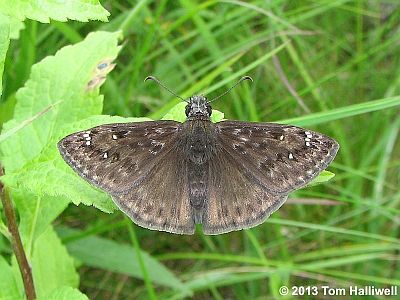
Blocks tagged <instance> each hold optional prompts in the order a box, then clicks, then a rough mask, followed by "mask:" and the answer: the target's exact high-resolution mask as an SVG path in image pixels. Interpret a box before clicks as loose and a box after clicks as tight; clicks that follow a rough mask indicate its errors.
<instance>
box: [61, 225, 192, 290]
mask: <svg viewBox="0 0 400 300" xmlns="http://www.w3.org/2000/svg"><path fill="white" fill-rule="evenodd" d="M57 232H58V233H59V234H60V236H61V237H70V236H76V235H78V234H79V231H78V230H74V229H70V228H67V227H58V228H57ZM66 247H67V249H68V252H69V253H71V255H73V256H74V257H76V258H77V259H79V260H80V261H81V262H83V263H84V264H85V265H88V266H92V267H96V268H101V269H104V270H107V271H112V272H118V273H121V274H126V275H129V276H132V277H135V278H140V279H143V274H142V271H141V268H140V264H139V261H138V258H137V256H136V253H135V249H134V248H133V247H131V246H128V245H123V244H119V243H116V242H114V241H111V240H108V239H105V238H100V237H96V236H88V237H85V238H82V239H78V240H70V241H67V242H66ZM141 257H142V259H143V261H144V263H145V264H146V267H147V271H148V273H149V274H148V275H149V276H150V278H151V280H152V281H153V282H154V283H156V284H159V285H162V286H167V287H170V288H173V289H176V290H181V291H184V292H185V294H188V293H190V291H189V290H188V289H187V288H186V287H185V285H184V284H183V283H182V282H181V281H180V280H179V278H177V277H176V276H175V275H174V274H173V273H172V272H171V271H169V270H168V269H167V268H166V267H165V266H164V265H163V264H161V263H160V262H158V261H157V260H156V259H154V258H153V257H151V256H150V255H149V254H148V253H146V252H143V251H142V252H141Z"/></svg>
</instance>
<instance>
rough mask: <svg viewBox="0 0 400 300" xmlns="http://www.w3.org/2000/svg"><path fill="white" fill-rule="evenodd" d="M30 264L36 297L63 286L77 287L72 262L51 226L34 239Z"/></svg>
mask: <svg viewBox="0 0 400 300" xmlns="http://www.w3.org/2000/svg"><path fill="white" fill-rule="evenodd" d="M30 262H31V265H32V274H33V280H34V283H35V289H36V294H37V296H38V297H44V296H46V295H48V294H49V293H51V292H53V291H54V290H55V289H57V288H59V287H63V286H70V287H75V288H76V287H78V283H79V276H78V274H77V273H76V271H75V267H74V261H73V259H72V258H71V257H70V256H69V254H68V252H67V250H66V248H65V246H64V245H63V244H62V243H61V241H60V239H59V238H58V236H57V234H56V233H55V232H54V230H53V228H52V227H51V226H49V227H47V230H46V231H45V232H44V233H43V234H42V235H41V236H40V237H38V238H37V239H36V241H35V244H34V248H33V253H32V257H31V261H30Z"/></svg>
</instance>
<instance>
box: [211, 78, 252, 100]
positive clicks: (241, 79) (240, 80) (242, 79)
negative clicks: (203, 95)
mask: <svg viewBox="0 0 400 300" xmlns="http://www.w3.org/2000/svg"><path fill="white" fill-rule="evenodd" d="M245 80H250V81H251V82H253V78H251V77H250V76H243V77H242V78H240V79H239V81H238V82H236V83H235V84H234V85H233V86H231V87H230V88H229V89H228V90H227V91H226V92H225V93H223V94H221V95H219V96H217V97H215V98H214V99H212V100H210V101H208V103H210V102H213V101H215V100H217V99H219V98H221V97H223V96H225V95H226V94H228V93H229V92H230V91H231V90H232V89H233V88H234V87H235V86H237V85H238V84H239V83H241V82H242V81H245Z"/></svg>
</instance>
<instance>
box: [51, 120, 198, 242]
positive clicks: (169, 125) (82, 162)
mask: <svg viewBox="0 0 400 300" xmlns="http://www.w3.org/2000/svg"><path fill="white" fill-rule="evenodd" d="M180 126H181V123H178V122H174V121H156V122H140V123H122V124H109V125H101V126H98V127H94V128H91V129H89V130H85V131H81V132H77V133H74V134H72V135H69V136H67V137H65V138H64V139H62V140H61V141H60V142H59V143H58V148H59V150H60V153H61V154H62V156H63V158H64V160H65V161H66V162H67V163H68V164H69V165H70V166H71V167H72V168H73V169H74V170H75V171H76V172H77V173H78V174H79V175H80V176H81V177H83V178H84V179H86V180H87V181H89V182H90V183H92V184H94V185H95V186H98V187H100V188H101V189H103V190H105V191H106V192H107V193H109V194H110V195H111V196H112V198H113V200H114V202H115V203H116V204H117V205H118V206H119V207H120V208H121V210H122V211H124V212H125V213H126V214H127V215H128V216H129V217H130V218H132V220H133V221H135V223H137V224H138V225H140V226H143V227H145V228H149V229H156V230H163V231H168V232H172V233H180V234H193V232H194V221H193V216H192V210H191V206H190V203H189V197H188V189H187V186H188V184H187V176H186V172H187V170H186V164H185V163H184V160H182V159H181V160H178V161H177V160H176V159H175V158H176V155H179V156H178V157H180V158H182V157H183V153H181V154H179V151H181V149H179V147H177V140H178V133H179V130H180Z"/></svg>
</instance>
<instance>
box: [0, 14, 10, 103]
mask: <svg viewBox="0 0 400 300" xmlns="http://www.w3.org/2000/svg"><path fill="white" fill-rule="evenodd" d="M9 44H10V18H9V17H7V16H5V15H3V14H1V13H0V96H1V95H2V92H3V71H4V61H5V59H6V54H7V50H8V46H9Z"/></svg>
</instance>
